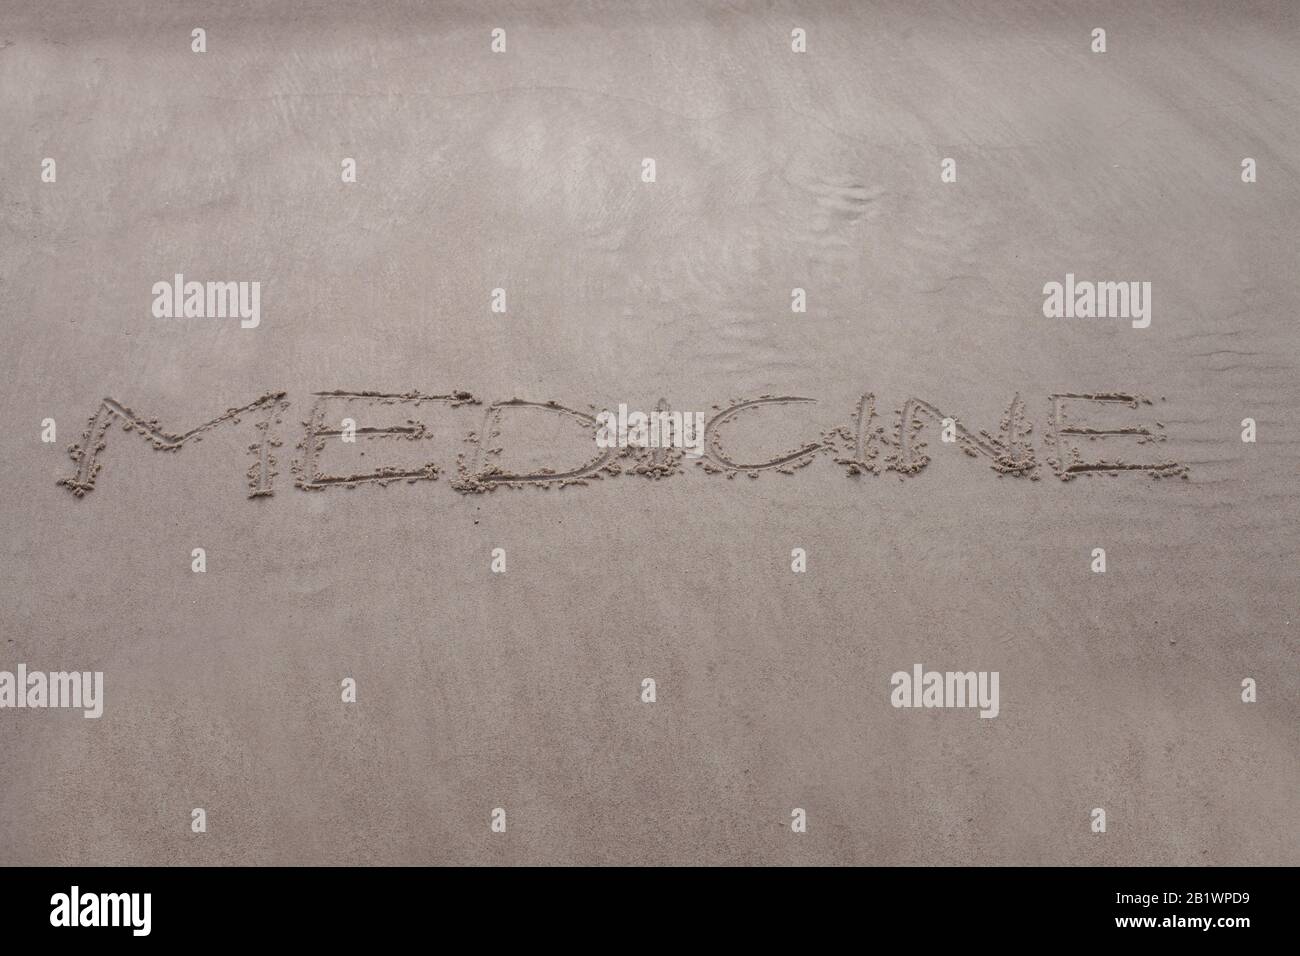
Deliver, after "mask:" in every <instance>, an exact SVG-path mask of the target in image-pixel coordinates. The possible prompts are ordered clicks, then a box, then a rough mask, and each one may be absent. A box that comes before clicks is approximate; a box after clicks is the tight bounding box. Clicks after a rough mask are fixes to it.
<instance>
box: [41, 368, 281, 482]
mask: <svg viewBox="0 0 1300 956" xmlns="http://www.w3.org/2000/svg"><path fill="white" fill-rule="evenodd" d="M284 395H285V393H284V392H268V393H267V394H266V395H263V396H262V397H261V398H259V399H258V400H257V401H255V402H250V403H249V404H247V405H242V406H240V407H239V408H228V409H226V411H225V413H224V414H222V415H218V416H217V417H216V418H214V419H212V421H210V422H204V423H203V424H202V425H199V426H197V427H195V428H191V429H190V430H189V431H186V432H181V433H179V434H173V433H171V432H167V431H164V430H163V428H162V426H161V425H160V424H159V422H158V419H156V418H145V417H144V416H142V415H138V414H136V413H135V412H133V411H131V409H129V408H127V407H126V406H125V405H123V404H122V403H121V402H118V401H116V400H114V399H111V398H106V399H104V400H103V401H102V402H100V403H99V408H97V409H96V410H95V414H94V415H92V416H90V421H89V423H88V424H87V426H86V431H85V433H84V434H83V435H82V436H81V441H80V442H79V443H78V444H75V445H71V446H69V448H68V454H69V455H70V456H71V457H72V460H73V461H74V462H75V463H76V465H77V471H76V474H74V475H72V476H71V477H68V478H63V479H60V481H59V484H61V485H63V486H65V487H66V488H67V489H68V490H69V491H71V492H72V493H73V494H74V495H76V496H77V497H78V498H80V497H81V496H82V495H84V494H85V493H86V492H88V491H94V490H95V478H96V477H97V476H98V475H99V470H100V469H101V468H103V467H104V465H103V463H102V462H101V461H99V455H100V453H101V452H102V451H104V450H105V448H107V447H108V432H109V429H110V428H111V427H112V426H113V425H114V424H115V423H117V422H121V424H122V429H123V430H124V431H128V432H138V433H139V434H140V435H141V436H143V437H144V439H145V440H146V441H148V442H149V443H150V444H152V445H153V447H154V448H156V449H158V450H159V451H180V449H181V448H182V447H184V446H185V444H186V443H187V442H189V441H201V440H202V435H203V433H204V432H206V431H208V430H210V429H213V428H216V427H217V426H218V425H222V424H225V423H226V422H229V423H231V424H239V422H240V420H241V418H242V416H244V415H256V416H257V420H256V421H255V422H254V427H255V428H256V429H257V435H258V438H257V441H256V442H255V443H254V444H252V445H250V446H249V449H248V450H249V451H250V452H251V453H252V455H253V465H252V467H250V468H249V469H248V487H249V492H248V497H250V498H257V497H259V496H261V495H269V494H271V493H272V492H271V479H272V477H273V476H274V475H275V458H274V456H273V455H272V449H273V448H274V447H275V446H277V445H279V444H280V443H279V441H278V440H277V439H276V438H275V437H274V436H273V435H272V434H271V424H272V423H273V422H278V421H279V419H278V417H277V416H278V415H279V413H280V412H282V411H283V410H284V409H286V408H288V407H289V403H288V402H287V401H285V400H284Z"/></svg>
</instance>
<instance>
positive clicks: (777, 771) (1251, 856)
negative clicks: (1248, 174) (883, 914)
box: [0, 0, 1300, 865]
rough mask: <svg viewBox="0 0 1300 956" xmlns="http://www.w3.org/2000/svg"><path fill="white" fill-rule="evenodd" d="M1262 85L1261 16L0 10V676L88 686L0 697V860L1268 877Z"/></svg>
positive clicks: (1281, 20) (1278, 284)
mask: <svg viewBox="0 0 1300 956" xmlns="http://www.w3.org/2000/svg"><path fill="white" fill-rule="evenodd" d="M196 27H201V28H203V29H204V30H205V31H206V52H203V53H195V52H192V50H191V42H192V40H191V31H192V30H193V29H194V28H196ZM498 27H499V28H502V29H504V30H505V32H506V33H505V35H506V49H505V51H504V52H501V53H496V52H493V50H492V49H491V44H492V31H493V29H494V28H498ZM1097 27H1100V28H1104V29H1105V30H1106V41H1107V49H1106V52H1104V53H1094V52H1093V51H1092V49H1091V45H1092V42H1093V41H1092V39H1091V34H1092V31H1093V29H1094V28H1097ZM796 28H798V29H802V30H804V31H806V52H803V53H796V52H794V51H793V50H792V48H791V31H792V30H794V29H796ZM1298 54H1300V17H1298V15H1297V13H1296V10H1295V8H1294V7H1291V6H1290V5H1287V4H1281V3H1232V4H1227V3H1223V4H1218V3H1191V4H1187V3H1152V4H1142V5H1128V4H1117V3H1115V4H1112V3H1034V4H1010V3H994V2H969V0H967V2H958V3H947V4H924V5H921V4H914V3H903V2H898V3H888V4H857V3H852V4H851V3H812V4H806V3H801V4H771V5H768V4H762V5H758V4H755V5H749V6H740V5H731V4H703V5H702V4H695V3H690V4H688V3H641V4H612V3H611V4H596V5H591V6H588V5H582V6H580V7H575V8H573V9H572V10H568V11H566V10H565V9H563V8H561V7H560V5H557V4H551V3H532V4H520V3H515V4H506V3H497V2H483V3H479V2H475V3H463V4H425V3H407V4H401V3H368V4H357V5H353V6H348V7H346V8H343V7H340V6H339V5H335V4H326V3H288V2H276V3H267V4H256V5H252V4H219V5H214V4H192V3H184V2H179V3H166V4H162V3H140V2H126V3H121V4H115V5H114V6H113V8H112V9H111V10H109V9H99V8H97V7H88V6H86V5H85V4H84V3H73V2H50V3H33V2H14V0H6V2H3V3H0V126H2V127H3V129H4V133H3V135H0V169H2V170H3V176H2V177H0V292H3V295H2V296H0V315H3V321H2V322H0V346H2V348H0V355H2V356H3V375H2V376H0V393H2V394H3V398H4V407H5V408H6V409H7V415H8V419H7V420H8V425H9V427H8V428H6V429H5V433H4V439H3V441H4V454H3V455H0V491H3V494H4V499H5V501H6V507H5V508H4V509H2V510H0V580H3V581H4V587H3V588H2V589H0V670H8V671H13V670H14V669H15V668H16V667H17V666H18V665H19V664H24V665H25V666H26V667H27V668H28V669H29V670H32V671H43V672H50V671H64V670H79V671H92V672H94V671H97V672H102V673H103V675H104V679H103V680H104V682H103V697H104V700H103V708H104V710H103V716H102V717H99V718H98V719H86V718H84V717H83V715H82V713H81V712H80V711H75V710H69V709H54V708H46V709H39V708H25V709H17V708H12V709H0V768H3V771H2V772H0V863H2V864H11V865H12V864H73V863H76V864H181V865H192V864H270V863H288V864H323V863H325V864H340V863H393V864H432V863H439V864H444V863H445V864H500V863H513V864H579V863H581V864H592V863H595V864H631V863H646V864H661V863H676V864H714V863H741V864H939V865H947V864H1013V863H1014V864H1068V865H1075V864H1079V865H1083V864H1105V865H1134V864H1178V865H1195V864H1229V865H1242V864H1292V865H1294V864H1296V863H1300V808H1298V807H1297V800H1296V793H1297V792H1300V766H1298V764H1297V743H1298V741H1297V731H1296V728H1297V717H1300V706H1298V705H1297V700H1300V696H1298V691H1300V673H1298V671H1297V667H1296V662H1297V659H1296V650H1297V648H1296V622H1297V618H1296V595H1297V593H1300V592H1298V590H1297V584H1300V574H1298V573H1297V556H1298V555H1297V552H1298V550H1300V535H1298V534H1297V529H1296V518H1295V516H1296V513H1297V511H1296V496H1295V488H1296V477H1297V457H1296V453H1297V448H1298V438H1297V432H1296V426H1295V421H1294V410H1295V409H1296V408H1297V403H1298V402H1300V377H1298V376H1297V362H1296V351H1297V342H1298V335H1297V332H1296V316H1297V314H1300V291H1298V286H1297V283H1296V276H1297V266H1298V265H1300V262H1298V259H1300V254H1298V253H1297V249H1298V248H1300V246H1298V245H1297V243H1296V241H1295V228H1296V226H1295V224H1296V221H1297V213H1300V202H1298V200H1300V187H1298V186H1297V175H1300V164H1298V163H1297V160H1296V157H1297V155H1300V122H1298V120H1300V116H1298V115H1297V102H1300V55H1298ZM47 157H49V158H53V159H54V160H55V161H56V164H57V165H56V170H57V173H56V179H55V181H54V182H45V181H43V180H42V160H43V159H44V158H47ZM1247 157H1250V158H1252V159H1254V160H1255V162H1256V166H1257V180H1256V181H1255V182H1243V179H1242V161H1243V159H1245V158H1247ZM346 158H351V159H353V160H355V164H356V182H344V181H343V179H342V173H341V170H342V168H343V161H344V160H345V159H346ZM646 158H653V159H654V160H655V181H654V182H650V183H648V182H645V181H643V168H644V167H643V160H644V159H646ZM945 158H951V159H954V160H955V163H956V166H955V168H956V173H957V177H956V181H955V182H943V181H942V180H941V164H942V162H943V160H944V159H945ZM177 273H183V274H184V275H185V277H186V278H187V279H193V280H197V281H202V282H206V281H247V282H252V281H257V282H260V283H261V285H260V322H259V323H258V324H257V325H256V327H253V328H244V327H241V322H240V319H239V318H237V317H225V318H198V317H191V318H184V317H181V318H158V317H155V315H154V314H153V313H152V311H151V303H152V302H153V293H152V291H151V290H152V288H153V286H154V284H155V283H158V282H160V281H162V282H170V281H171V280H172V277H173V276H174V275H175V274H177ZM1067 274H1070V275H1077V276H1078V277H1080V278H1081V279H1088V280H1096V281H1125V282H1127V281H1140V282H1150V283H1151V290H1152V292H1151V300H1150V302H1151V305H1152V310H1151V322H1150V325H1149V327H1147V328H1135V327H1133V325H1132V324H1131V323H1130V322H1129V321H1127V320H1126V319H1123V318H1120V319H1115V318H1106V319H1102V318H1093V319H1087V318H1074V319H1057V318H1048V317H1046V316H1045V315H1044V310H1043V306H1044V292H1043V290H1044V286H1045V284H1046V283H1050V282H1063V281H1064V279H1065V277H1066V276H1067ZM497 289H501V290H504V303H505V311H504V312H501V311H493V304H494V303H496V302H499V301H500V299H499V297H495V293H494V290H497ZM794 289H802V290H804V295H805V297H806V311H804V312H795V311H792V301H793V298H792V296H793V292H792V290H794ZM619 403H627V404H628V405H629V406H630V407H632V408H637V409H643V410H646V411H650V410H654V409H656V408H659V409H675V410H680V411H683V412H697V411H698V412H703V413H705V415H706V420H707V421H708V423H709V428H708V442H707V446H708V451H707V453H706V455H705V456H704V457H703V458H701V459H692V458H691V457H689V456H686V455H683V454H681V452H680V451H679V450H676V449H659V450H655V451H653V452H651V451H650V450H644V451H642V450H635V449H625V448H624V449H600V448H597V447H596V446H595V444H594V443H593V441H592V436H591V425H592V423H593V421H594V416H595V415H596V414H597V413H598V412H599V411H601V410H606V409H611V408H616V407H617V406H618V405H619ZM738 406H739V407H738ZM227 410H229V412H227ZM349 417H350V418H352V419H353V420H354V425H355V428H356V436H357V441H355V442H345V441H343V440H342V434H343V431H344V429H345V428H346V426H345V425H344V424H343V422H342V420H343V419H344V418H349ZM945 418H950V419H952V422H951V423H950V425H951V428H952V431H951V432H950V437H952V438H954V440H953V441H951V442H945V441H943V440H942V437H941V431H942V429H943V426H944V419H945ZM1247 418H1250V419H1253V420H1254V421H1255V423H1256V428H1257V440H1256V441H1255V442H1253V443H1247V442H1243V441H1242V440H1241V435H1242V431H1243V428H1244V427H1245V426H1243V424H1242V423H1243V420H1244V419H1247ZM45 419H54V421H55V423H56V426H57V440H56V441H54V442H42V441H41V434H42V430H43V428H44V427H45V426H44V424H43V422H44V420H45ZM101 445H102V447H100V446H101ZM196 548H202V549H203V551H204V555H205V561H206V570H205V571H204V572H203V573H195V572H194V571H193V570H192V562H193V560H194V559H193V552H194V549H196ZM1097 548H1101V549H1104V550H1105V554H1106V571H1105V572H1104V573H1096V572H1094V571H1093V570H1092V567H1093V566H1094V564H1095V558H1094V556H1093V553H1094V549H1097ZM497 549H500V550H499V551H498V550H497ZM795 549H802V550H803V553H804V555H805V559H806V571H804V572H801V573H796V572H794V571H792V565H793V564H794V562H795V560H796V559H795V558H794V553H795ZM502 553H503V554H504V559H502ZM502 563H504V566H505V568H506V570H505V572H504V573H497V572H494V570H493V566H494V565H497V566H500V564H502ZM917 664H921V665H923V666H924V667H925V668H926V669H934V670H937V671H943V672H947V671H957V672H966V671H978V672H994V671H996V672H998V674H999V675H1000V682H999V687H1000V707H999V709H998V713H997V716H996V717H993V718H992V719H982V718H981V717H979V716H978V715H977V713H976V711H975V710H972V709H961V708H935V709H926V708H921V709H916V708H900V707H895V706H893V705H892V704H891V700H890V696H891V695H890V691H891V686H890V678H891V675H892V674H894V673H896V672H900V671H902V672H910V671H911V670H912V669H913V667H914V665H917ZM646 678H650V679H653V681H654V687H655V700H654V702H653V703H647V702H644V701H643V699H642V697H643V686H644V685H643V681H644V680H645V679H646ZM1247 678H1249V679H1251V680H1253V681H1254V682H1255V685H1256V688H1257V700H1256V701H1255V702H1245V701H1243V699H1242V694H1243V686H1242V685H1243V681H1244V680H1246V679H1247ZM345 679H351V680H353V681H355V686H356V700H355V702H345V701H344V700H343V699H342V698H343V696H344V695H343V693H342V692H341V687H342V684H343V682H344V681H345ZM195 808H202V809H203V810H204V811H205V815H206V832H202V833H196V832H194V831H193V828H192V825H191V823H192V811H193V810H194V809H195ZM497 808H501V809H503V810H504V811H505V819H506V821H507V825H506V829H505V831H504V832H493V829H492V827H491V825H490V824H491V820H492V814H493V811H494V810H495V809H497ZM796 808H798V809H802V810H804V811H805V812H806V820H807V829H806V832H796V831H795V830H794V829H792V825H791V824H792V820H793V819H794V818H793V817H792V811H793V810H795V809H796ZM1096 808H1101V809H1104V810H1105V813H1106V831H1105V832H1104V833H1098V832H1094V824H1093V811H1094V809H1096Z"/></svg>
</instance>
